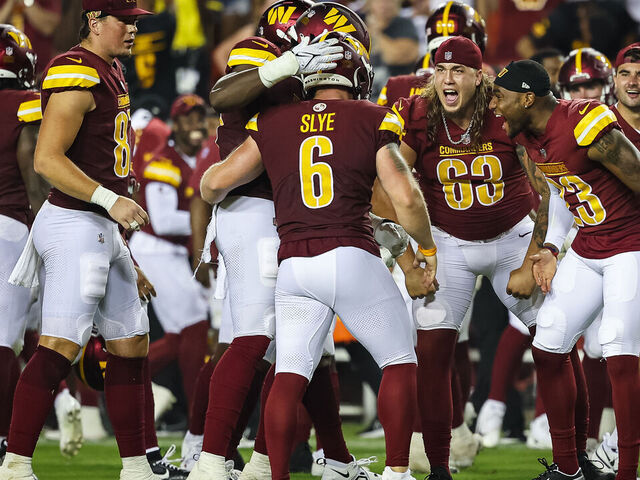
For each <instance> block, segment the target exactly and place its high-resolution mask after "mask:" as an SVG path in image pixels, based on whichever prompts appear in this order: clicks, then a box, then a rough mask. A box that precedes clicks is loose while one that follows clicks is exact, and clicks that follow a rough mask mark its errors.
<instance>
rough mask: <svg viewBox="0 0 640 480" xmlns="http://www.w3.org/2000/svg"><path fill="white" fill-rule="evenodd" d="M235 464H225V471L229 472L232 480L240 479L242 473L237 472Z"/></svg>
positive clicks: (231, 461) (226, 462)
mask: <svg viewBox="0 0 640 480" xmlns="http://www.w3.org/2000/svg"><path fill="white" fill-rule="evenodd" d="M233 467H235V463H234V462H233V460H227V461H225V462H224V469H225V470H226V471H227V475H228V478H229V479H230V480H238V478H240V472H239V471H238V470H235V469H234V468H233Z"/></svg>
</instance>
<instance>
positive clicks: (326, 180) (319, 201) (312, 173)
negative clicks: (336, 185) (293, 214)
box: [300, 135, 333, 209]
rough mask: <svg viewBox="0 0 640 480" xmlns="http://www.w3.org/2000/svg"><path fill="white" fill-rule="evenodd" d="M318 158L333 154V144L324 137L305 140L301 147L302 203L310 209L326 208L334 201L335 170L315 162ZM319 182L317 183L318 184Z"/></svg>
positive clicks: (318, 136)
mask: <svg viewBox="0 0 640 480" xmlns="http://www.w3.org/2000/svg"><path fill="white" fill-rule="evenodd" d="M316 151H317V154H318V157H326V156H328V155H332V154H333V143H331V140H330V139H329V138H327V137H325V136H322V135H315V136H313V137H309V138H307V139H305V140H304V141H303V142H302V144H301V145H300V190H301V193H302V202H303V203H304V204H305V206H306V207H308V208H314V209H315V208H322V207H326V206H327V205H329V204H330V203H331V202H332V201H333V170H332V169H331V165H329V164H328V163H325V162H314V161H313V156H314V153H315V152H316ZM316 182H317V183H316Z"/></svg>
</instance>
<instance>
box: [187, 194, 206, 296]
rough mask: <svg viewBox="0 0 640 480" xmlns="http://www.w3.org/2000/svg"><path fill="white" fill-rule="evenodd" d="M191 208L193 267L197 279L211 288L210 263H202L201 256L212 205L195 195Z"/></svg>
mask: <svg viewBox="0 0 640 480" xmlns="http://www.w3.org/2000/svg"><path fill="white" fill-rule="evenodd" d="M189 210H190V212H191V245H192V248H193V259H192V265H191V267H192V268H193V270H194V271H195V272H196V273H195V276H196V280H198V282H200V283H201V284H202V286H203V287H205V288H209V287H210V286H211V283H210V280H209V264H207V263H200V258H201V257H202V250H203V249H204V239H205V237H206V234H207V225H208V224H209V220H210V219H211V205H209V204H208V203H207V202H205V201H204V200H203V199H202V198H201V197H199V196H197V195H195V196H194V197H193V198H192V199H191V205H190V208H189Z"/></svg>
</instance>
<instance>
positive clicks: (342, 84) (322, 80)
mask: <svg viewBox="0 0 640 480" xmlns="http://www.w3.org/2000/svg"><path fill="white" fill-rule="evenodd" d="M328 38H338V44H339V45H341V46H342V47H343V48H344V58H343V59H342V60H338V62H337V64H338V66H337V67H336V68H335V69H334V70H331V71H329V72H317V73H312V74H308V75H303V76H302V84H303V88H304V91H305V95H306V97H307V98H309V97H310V95H311V92H312V91H313V90H315V89H316V88H319V87H324V88H332V87H334V88H345V89H347V90H348V91H349V92H350V93H351V94H352V95H353V98H354V99H356V100H364V99H368V98H369V96H370V95H371V87H372V85H373V68H372V67H371V64H370V63H369V54H368V52H367V50H366V48H365V47H364V45H362V44H361V43H360V42H359V41H358V40H357V39H356V38H354V37H352V36H351V35H346V34H344V33H340V32H329V33H326V34H324V35H322V36H321V37H319V38H318V39H317V40H318V41H321V40H325V39H328Z"/></svg>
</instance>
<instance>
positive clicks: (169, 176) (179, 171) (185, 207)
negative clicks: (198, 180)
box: [137, 140, 193, 247]
mask: <svg viewBox="0 0 640 480" xmlns="http://www.w3.org/2000/svg"><path fill="white" fill-rule="evenodd" d="M192 174H193V169H192V168H191V167H190V166H189V164H188V163H187V162H186V161H185V160H184V159H183V158H182V155H180V153H178V152H177V151H176V149H175V148H174V143H173V140H170V141H169V142H168V143H166V144H165V146H164V147H163V148H161V149H158V150H157V151H156V153H155V154H154V155H153V157H152V158H151V160H150V161H148V162H145V164H144V166H139V167H138V179H139V181H140V191H139V192H138V195H137V200H138V204H139V205H140V206H141V207H142V208H144V209H145V210H147V199H146V188H147V185H148V184H150V183H152V182H159V183H165V184H167V187H166V188H175V189H176V191H177V192H178V210H181V211H185V212H189V206H190V203H191V197H193V188H192V187H191V184H190V180H191V175H192ZM142 231H143V232H146V233H148V234H150V235H153V236H155V237H158V238H162V239H164V240H167V241H169V242H171V243H176V244H178V245H183V246H185V247H187V246H188V245H189V239H190V235H158V234H156V232H154V231H153V226H152V224H151V223H149V224H147V225H145V226H144V227H143V228H142Z"/></svg>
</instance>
